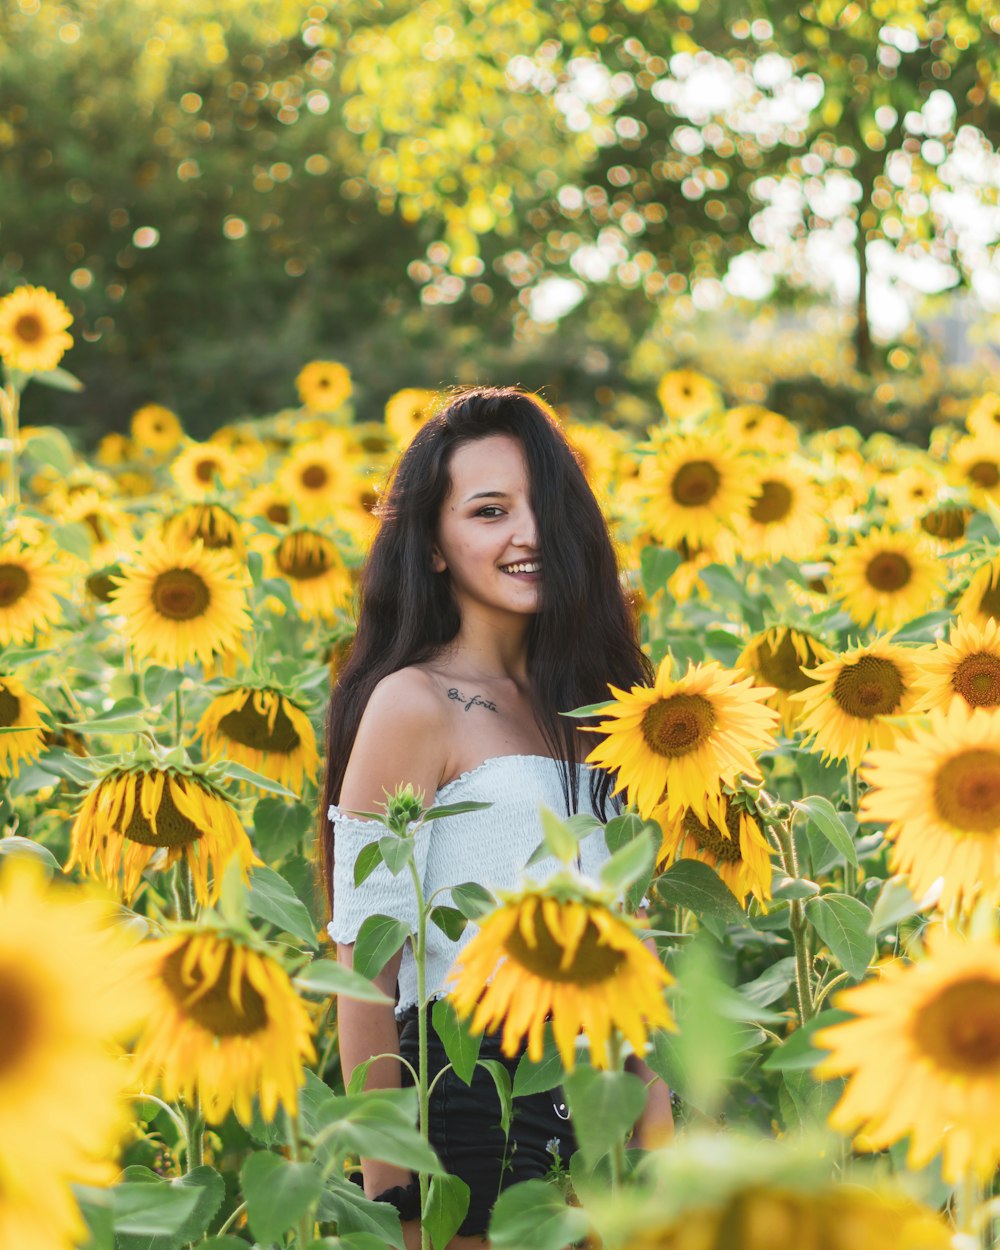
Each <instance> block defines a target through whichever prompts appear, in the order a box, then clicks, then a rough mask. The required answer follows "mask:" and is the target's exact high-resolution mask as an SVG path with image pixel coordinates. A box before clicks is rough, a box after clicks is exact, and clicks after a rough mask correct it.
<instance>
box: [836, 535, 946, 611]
mask: <svg viewBox="0 0 1000 1250" xmlns="http://www.w3.org/2000/svg"><path fill="white" fill-rule="evenodd" d="M943 583H944V568H943V567H942V565H941V562H940V561H939V560H938V558H937V556H936V555H935V554H934V552H933V551H931V550H930V547H929V546H928V545H926V544H925V543H924V542H923V541H922V540H921V539H919V538H917V537H915V536H914V535H912V534H905V533H903V532H902V531H900V530H893V529H890V528H889V527H888V526H885V527H882V528H879V529H873V530H870V531H869V532H868V533H867V534H866V535H865V536H864V538H859V539H858V541H857V542H856V543H854V545H853V546H850V547H847V548H845V549H844V550H843V551H842V552H841V553H840V555H839V556H838V557H837V559H836V561H835V563H834V566H833V571H832V573H831V574H830V589H831V591H832V592H833V594H834V595H835V596H836V597H837V598H838V599H840V600H841V601H842V603H843V605H844V607H845V608H846V609H847V611H848V612H849V613H850V614H851V617H852V618H853V619H854V620H855V621H857V623H858V624H859V625H868V624H873V625H874V627H875V628H876V629H878V630H892V629H898V627H899V626H900V625H905V624H906V622H907V621H912V620H913V618H914V617H916V616H920V615H922V614H923V613H924V612H928V611H930V609H931V608H932V607H933V606H934V604H935V601H936V600H937V599H938V598H939V596H940V595H941V593H942V589H943Z"/></svg>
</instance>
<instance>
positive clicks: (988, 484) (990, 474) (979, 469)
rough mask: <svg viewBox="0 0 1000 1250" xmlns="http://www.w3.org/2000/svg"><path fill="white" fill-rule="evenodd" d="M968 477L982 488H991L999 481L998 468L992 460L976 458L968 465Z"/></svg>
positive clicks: (999, 473) (999, 469)
mask: <svg viewBox="0 0 1000 1250" xmlns="http://www.w3.org/2000/svg"><path fill="white" fill-rule="evenodd" d="M969 478H970V480H971V481H973V482H975V484H976V485H977V486H982V487H983V489H984V490H992V489H993V487H994V486H996V485H997V483H998V482H1000V468H998V467H997V464H996V462H995V461H993V460H977V461H976V462H975V463H974V464H971V465H969Z"/></svg>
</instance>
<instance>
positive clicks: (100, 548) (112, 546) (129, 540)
mask: <svg viewBox="0 0 1000 1250" xmlns="http://www.w3.org/2000/svg"><path fill="white" fill-rule="evenodd" d="M57 510H58V514H59V517H60V519H61V520H62V521H63V522H67V523H69V524H73V523H74V522H75V523H76V524H79V525H82V526H84V527H85V528H86V530H87V535H88V537H89V538H90V542H91V547H90V558H91V560H94V561H96V562H98V563H100V564H105V563H109V562H110V561H111V560H114V559H115V557H116V556H118V555H119V554H120V553H121V552H123V551H128V550H129V549H130V548H131V547H132V546H133V543H134V539H133V536H132V523H131V520H130V518H129V515H128V513H127V512H125V511H124V509H122V508H120V507H119V506H118V505H117V504H116V503H115V502H114V501H113V500H111V499H109V498H107V496H106V495H103V494H102V493H101V492H100V490H99V489H96V488H93V487H87V488H86V489H85V490H81V491H74V492H73V493H72V494H71V495H70V496H69V497H68V498H67V500H66V502H65V503H64V504H61V505H59V506H58V509H57Z"/></svg>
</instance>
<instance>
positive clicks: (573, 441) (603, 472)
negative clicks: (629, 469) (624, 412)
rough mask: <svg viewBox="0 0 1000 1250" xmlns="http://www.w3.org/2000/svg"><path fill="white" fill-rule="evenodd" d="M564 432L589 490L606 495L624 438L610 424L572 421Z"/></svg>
mask: <svg viewBox="0 0 1000 1250" xmlns="http://www.w3.org/2000/svg"><path fill="white" fill-rule="evenodd" d="M564 432H565V435H566V441H567V442H568V443H569V445H570V447H572V449H573V454H574V455H575V456H576V458H577V460H578V461H579V462H580V468H581V469H582V470H583V474H584V477H586V479H587V481H588V482H589V483H590V487H591V489H592V490H593V491H594V492H595V493H596V494H597V495H599V496H600V495H607V494H608V493H609V492H610V491H611V490H612V488H613V487H614V484H615V480H616V476H617V471H618V462H619V460H620V459H621V457H622V453H623V452H624V450H625V446H626V439H625V435H624V434H623V433H622V431H621V430H616V429H614V428H612V427H611V426H609V425H584V424H583V422H581V421H573V422H571V423H570V424H569V425H567V426H566V428H565V431H564Z"/></svg>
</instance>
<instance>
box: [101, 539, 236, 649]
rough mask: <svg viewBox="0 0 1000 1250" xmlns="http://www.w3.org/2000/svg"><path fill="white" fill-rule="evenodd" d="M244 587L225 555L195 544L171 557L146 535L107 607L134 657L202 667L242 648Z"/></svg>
mask: <svg viewBox="0 0 1000 1250" xmlns="http://www.w3.org/2000/svg"><path fill="white" fill-rule="evenodd" d="M249 583H250V579H249V577H248V575H247V574H246V573H245V572H244V570H243V569H242V568H240V567H239V566H238V565H237V564H236V563H235V562H234V560H233V558H232V556H231V555H230V554H229V553H228V552H226V551H206V550H205V549H204V548H203V547H202V544H201V543H200V542H194V543H192V544H191V546H189V547H186V548H182V549H181V550H179V551H176V552H174V551H172V550H171V548H170V547H168V545H167V544H166V543H165V542H164V540H163V539H162V538H161V537H160V536H159V535H157V534H151V535H150V536H149V537H148V538H147V539H146V541H145V543H144V544H143V547H142V551H141V552H140V554H139V558H138V561H137V563H136V564H134V565H131V566H130V567H128V568H127V569H126V570H125V572H124V573H123V574H122V577H121V578H120V579H118V589H117V590H116V591H115V593H114V596H113V598H112V603H113V605H114V607H115V609H116V611H118V612H120V613H121V615H122V616H124V617H125V628H126V629H127V631H128V634H129V638H130V641H131V643H132V648H133V650H134V651H135V652H136V654H137V655H140V656H143V657H148V658H150V659H153V660H156V662H157V663H159V664H167V665H171V666H173V667H175V668H179V667H181V666H182V665H184V664H189V663H191V662H192V661H194V660H200V661H201V662H202V663H204V664H207V663H208V662H209V661H210V660H211V659H212V657H213V656H214V655H215V654H217V653H229V652H233V651H236V650H238V649H239V648H240V647H241V646H242V642H241V635H242V634H243V633H244V632H245V631H246V630H248V629H250V628H251V625H252V622H251V620H250V616H249V614H248V612H247V598H246V590H247V587H248V586H249Z"/></svg>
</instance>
